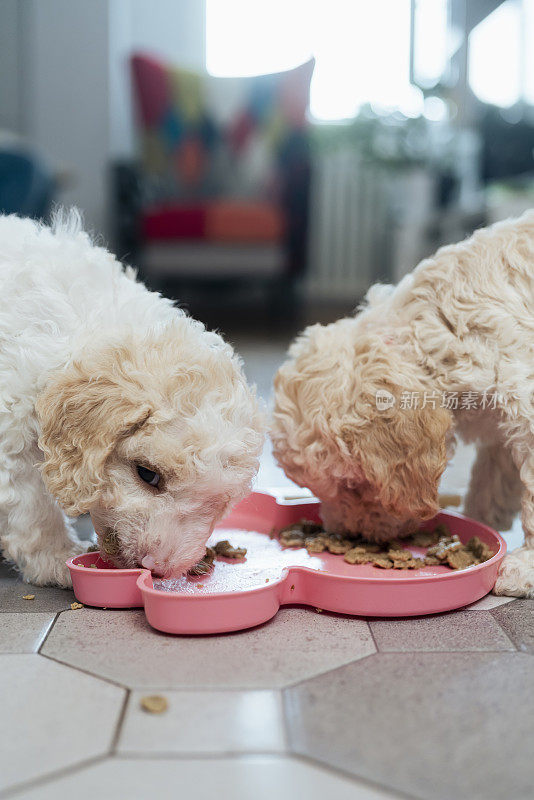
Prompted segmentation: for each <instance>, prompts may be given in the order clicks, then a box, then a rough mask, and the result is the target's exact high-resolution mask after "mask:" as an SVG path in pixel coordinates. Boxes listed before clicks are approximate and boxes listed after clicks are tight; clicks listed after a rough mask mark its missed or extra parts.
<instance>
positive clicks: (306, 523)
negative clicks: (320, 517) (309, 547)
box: [298, 519, 323, 536]
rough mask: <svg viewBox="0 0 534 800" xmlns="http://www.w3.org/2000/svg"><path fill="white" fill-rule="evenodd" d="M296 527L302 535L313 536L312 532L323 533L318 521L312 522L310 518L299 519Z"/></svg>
mask: <svg viewBox="0 0 534 800" xmlns="http://www.w3.org/2000/svg"><path fill="white" fill-rule="evenodd" d="M298 527H299V528H300V530H301V531H302V533H303V534H304V536H313V534H314V533H323V526H322V525H321V523H320V522H312V520H311V519H301V520H300V522H299V523H298Z"/></svg>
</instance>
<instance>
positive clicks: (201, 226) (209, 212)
mask: <svg viewBox="0 0 534 800" xmlns="http://www.w3.org/2000/svg"><path fill="white" fill-rule="evenodd" d="M142 224H143V234H144V237H145V238H146V239H148V240H152V241H172V240H179V239H197V240H198V239H202V240H209V241H212V242H235V243H239V242H243V243H244V242H278V241H280V239H281V238H282V235H283V232H284V228H285V222H284V217H283V214H282V212H281V210H280V209H279V208H278V207H277V206H276V205H274V204H272V203H262V202H252V201H251V202H249V201H238V200H216V201H214V200H212V201H210V202H206V203H204V204H196V205H188V204H185V203H167V204H165V205H158V206H153V207H152V208H149V209H147V210H145V212H144V215H143V220H142Z"/></svg>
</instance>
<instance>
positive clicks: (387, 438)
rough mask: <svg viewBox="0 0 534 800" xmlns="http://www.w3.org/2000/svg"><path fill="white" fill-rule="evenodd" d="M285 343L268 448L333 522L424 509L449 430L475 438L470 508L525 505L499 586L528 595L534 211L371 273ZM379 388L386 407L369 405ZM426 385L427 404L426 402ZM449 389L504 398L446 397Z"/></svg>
mask: <svg viewBox="0 0 534 800" xmlns="http://www.w3.org/2000/svg"><path fill="white" fill-rule="evenodd" d="M289 356H290V357H289V360H288V361H287V362H286V364H285V365H284V366H283V367H282V368H281V369H280V370H279V372H278V375H277V377H276V379H275V387H276V408H275V412H274V417H273V429H272V438H273V443H274V449H275V454H276V456H277V458H278V460H279V462H280V464H281V465H282V466H283V468H284V469H285V471H286V473H287V474H288V475H289V477H291V478H293V479H294V480H295V481H296V482H297V483H299V484H300V485H306V486H309V487H310V488H311V489H312V490H313V491H314V492H315V493H316V494H317V495H318V496H319V497H320V498H321V499H322V500H323V507H324V520H325V522H326V524H327V526H328V527H329V528H332V529H333V530H336V529H337V530H339V529H343V528H348V529H349V530H363V531H365V532H366V533H367V534H368V535H371V536H374V537H375V538H377V539H387V538H388V537H391V536H392V535H395V534H397V533H399V532H401V533H402V532H403V531H407V530H409V529H411V528H413V527H414V526H416V525H417V524H418V522H419V521H421V520H422V519H426V518H429V517H431V516H433V514H434V513H435V512H436V511H437V510H438V502H437V501H438V496H437V488H438V481H439V477H440V475H441V473H442V472H443V469H444V468H445V466H446V462H447V457H448V455H449V454H450V452H451V449H452V445H453V440H454V433H458V434H460V435H461V436H462V437H463V438H465V439H466V440H468V441H476V442H477V443H478V447H479V454H478V458H477V460H476V463H475V466H474V468H473V474H472V479H471V489H470V492H469V495H468V499H467V504H466V510H467V512H468V513H470V514H472V515H473V516H475V517H478V519H480V520H482V521H486V522H488V523H489V524H492V525H496V526H497V527H501V526H502V527H504V526H505V525H506V526H507V525H509V523H510V522H511V520H512V519H513V516H514V514H515V513H516V512H517V511H518V510H519V505H520V504H521V505H522V521H523V528H524V531H525V546H524V547H522V548H519V549H518V550H516V551H514V552H513V553H511V554H509V555H508V556H507V557H506V559H505V560H504V562H503V566H502V568H501V571H500V575H499V578H498V580H497V584H496V587H495V591H496V592H497V593H499V594H510V595H516V596H526V597H534V212H533V211H530V212H528V213H526V214H525V215H523V217H521V218H520V219H518V220H507V221H505V222H502V223H498V224H497V225H494V226H493V227H491V228H487V229H482V230H479V231H477V232H476V233H475V234H474V235H473V236H472V237H471V238H470V239H467V240H466V241H465V242H462V243H461V244H457V245H451V246H448V247H443V248H441V249H440V250H439V251H438V252H437V254H436V255H435V256H434V257H433V258H430V259H426V260H425V261H423V262H421V264H419V266H418V267H417V268H416V269H415V270H414V271H413V273H411V274H410V275H408V276H407V277H406V278H404V279H403V280H402V281H401V283H400V284H399V285H398V286H397V287H390V286H387V287H385V286H377V287H373V288H372V289H371V290H370V291H369V294H368V297H367V303H366V305H365V307H364V308H363V309H362V310H361V312H360V313H359V314H357V315H356V316H355V317H353V318H349V319H343V320H340V321H338V322H336V323H334V324H332V325H328V326H326V327H322V326H320V325H314V326H312V327H310V328H308V329H306V330H305V331H304V333H303V334H302V335H301V336H300V337H299V338H298V339H297V340H296V342H295V343H294V344H293V345H292V347H291V349H290V351H289ZM379 390H382V391H384V390H385V391H387V392H389V393H390V394H392V395H393V397H394V398H395V403H394V405H393V406H392V407H390V408H388V409H386V410H383V411H381V410H379V409H378V408H377V405H376V393H377V391H379ZM403 392H417V393H419V395H418V397H419V398H420V401H419V408H404V409H403V408H402V407H401V406H402V404H401V402H400V399H401V397H402V393H403ZM425 392H426V393H427V398H430V397H432V396H433V395H434V393H437V397H438V400H437V403H436V407H435V408H434V407H433V404H432V403H431V402H429V403H428V404H427V405H426V407H425V408H422V405H423V403H422V402H421V400H422V399H424V393H425ZM453 392H457V393H459V394H460V396H461V393H463V392H475V393H477V397H478V398H479V401H480V399H481V398H483V397H484V396H486V397H487V398H491V397H495V396H496V397H498V398H499V402H498V405H497V408H495V409H494V408H492V407H491V406H492V403H486V404H485V405H486V407H485V408H482V407H481V406H482V405H483V403H482V402H478V403H477V406H478V407H477V408H476V409H462V408H461V404H460V408H459V409H449V408H442V407H441V397H442V395H443V393H453ZM484 393H486V395H484ZM449 396H450V394H449Z"/></svg>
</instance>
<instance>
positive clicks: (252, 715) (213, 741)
mask: <svg viewBox="0 0 534 800" xmlns="http://www.w3.org/2000/svg"><path fill="white" fill-rule="evenodd" d="M147 694H150V692H148V691H147V690H143V691H136V692H132V694H131V695H130V698H129V701H128V706H127V708H126V714H125V717H124V722H123V725H122V730H121V735H120V738H119V742H118V746H117V749H118V752H119V753H125V754H126V753H142V754H144V755H148V754H154V753H159V754H169V753H176V754H180V753H190V754H192V753H211V754H212V755H215V754H216V753H261V752H264V753H269V752H280V751H282V750H284V749H285V734H284V720H283V712H282V698H281V696H280V693H279V692H273V691H269V690H259V691H246V692H239V691H232V690H226V691H217V690H215V691H214V690H210V689H206V690H204V691H202V692H187V691H178V692H176V691H171V692H169V691H167V692H165V693H164V696H165V698H166V699H167V702H168V704H169V706H168V709H167V711H165V713H163V714H149V713H147V712H146V711H144V710H143V709H142V707H141V703H140V701H141V698H142V697H143V696H144V695H147Z"/></svg>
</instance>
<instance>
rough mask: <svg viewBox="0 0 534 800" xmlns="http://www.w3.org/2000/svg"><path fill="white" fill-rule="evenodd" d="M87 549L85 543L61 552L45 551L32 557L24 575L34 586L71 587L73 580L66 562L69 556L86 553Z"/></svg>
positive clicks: (24, 570)
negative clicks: (34, 557)
mask: <svg viewBox="0 0 534 800" xmlns="http://www.w3.org/2000/svg"><path fill="white" fill-rule="evenodd" d="M86 549H87V548H86V547H85V546H84V545H82V544H79V545H75V546H73V547H70V548H68V549H67V550H65V551H64V552H61V553H55V554H52V553H43V554H41V555H39V556H38V557H37V558H36V559H32V561H31V563H30V564H26V566H25V567H24V569H23V570H22V577H23V579H24V580H25V581H26V583H31V584H33V585H34V586H59V587H60V588H62V589H70V587H71V586H72V580H71V577H70V571H69V568H68V567H67V565H66V563H65V562H66V561H67V559H68V558H72V557H73V556H79V555H81V553H85V552H86Z"/></svg>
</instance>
